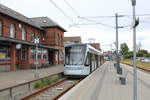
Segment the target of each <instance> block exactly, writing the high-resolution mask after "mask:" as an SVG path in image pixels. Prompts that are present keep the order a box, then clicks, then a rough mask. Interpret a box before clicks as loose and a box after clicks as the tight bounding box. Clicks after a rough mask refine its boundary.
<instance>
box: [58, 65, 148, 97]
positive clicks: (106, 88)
mask: <svg viewBox="0 0 150 100" xmlns="http://www.w3.org/2000/svg"><path fill="white" fill-rule="evenodd" d="M121 67H122V68H123V73H125V72H128V74H127V83H126V85H121V84H120V80H119V78H118V75H117V73H116V70H115V68H114V66H113V62H106V63H105V64H104V65H102V66H101V67H99V68H98V69H97V70H96V71H95V72H93V73H92V74H91V75H89V76H88V77H86V78H85V79H84V80H83V81H81V82H80V83H79V84H78V85H77V86H75V87H74V88H72V89H71V90H70V91H69V92H67V93H66V94H65V95H63V96H62V97H61V98H59V100H133V71H132V70H133V68H132V67H129V66H127V65H123V64H121ZM137 73H138V100H150V75H149V74H147V73H144V72H142V71H140V70H138V72H137Z"/></svg>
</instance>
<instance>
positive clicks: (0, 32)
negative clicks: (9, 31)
mask: <svg viewBox="0 0 150 100" xmlns="http://www.w3.org/2000/svg"><path fill="white" fill-rule="evenodd" d="M2 28H3V27H2V21H1V20H0V36H1V35H2Z"/></svg>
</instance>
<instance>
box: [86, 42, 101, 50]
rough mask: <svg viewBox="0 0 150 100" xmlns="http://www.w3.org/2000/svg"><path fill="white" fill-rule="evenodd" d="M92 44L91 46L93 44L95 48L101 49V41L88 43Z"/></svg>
mask: <svg viewBox="0 0 150 100" xmlns="http://www.w3.org/2000/svg"><path fill="white" fill-rule="evenodd" d="M88 44H90V45H91V46H93V47H94V48H95V49H98V50H100V51H101V46H100V43H88Z"/></svg>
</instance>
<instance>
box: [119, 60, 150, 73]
mask: <svg viewBox="0 0 150 100" xmlns="http://www.w3.org/2000/svg"><path fill="white" fill-rule="evenodd" d="M122 64H126V65H129V66H132V67H133V65H132V64H128V63H123V62H122ZM137 68H138V69H140V70H142V71H144V72H147V73H149V74H150V70H147V69H144V68H141V67H138V66H137Z"/></svg>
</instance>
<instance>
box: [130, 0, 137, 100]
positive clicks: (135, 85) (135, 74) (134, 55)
mask: <svg viewBox="0 0 150 100" xmlns="http://www.w3.org/2000/svg"><path fill="white" fill-rule="evenodd" d="M131 1H132V6H133V23H134V25H133V26H132V28H133V66H134V69H133V100H137V68H136V26H137V25H138V24H137V22H138V23H139V21H137V20H136V16H135V6H136V0H131Z"/></svg>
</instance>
